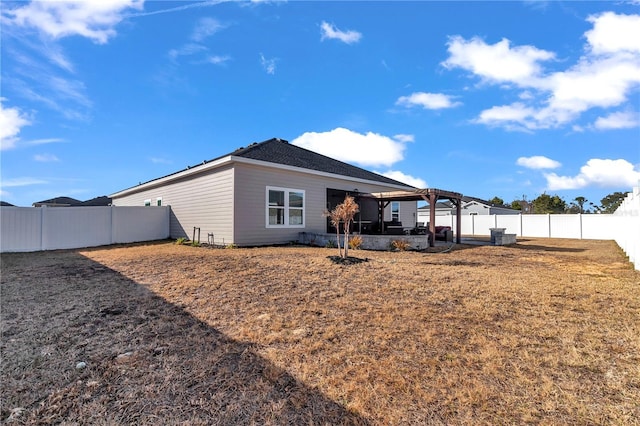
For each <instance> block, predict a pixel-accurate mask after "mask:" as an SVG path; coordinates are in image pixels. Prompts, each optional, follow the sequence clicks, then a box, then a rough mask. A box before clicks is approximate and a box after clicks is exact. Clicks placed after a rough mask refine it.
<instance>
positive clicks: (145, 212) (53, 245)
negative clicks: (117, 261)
mask: <svg viewBox="0 0 640 426" xmlns="http://www.w3.org/2000/svg"><path fill="white" fill-rule="evenodd" d="M170 214H171V208H170V207H168V206H167V207H116V206H110V207H0V222H1V226H0V252H3V253H4V252H27V251H39V250H56V249H72V248H82V247H95V246H102V245H108V244H117V243H132V242H138V241H152V240H161V239H165V238H169V223H170V220H169V219H170Z"/></svg>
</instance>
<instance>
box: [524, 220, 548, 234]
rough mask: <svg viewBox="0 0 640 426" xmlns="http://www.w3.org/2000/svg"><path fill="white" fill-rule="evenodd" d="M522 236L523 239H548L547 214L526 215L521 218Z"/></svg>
mask: <svg viewBox="0 0 640 426" xmlns="http://www.w3.org/2000/svg"><path fill="white" fill-rule="evenodd" d="M522 236H523V237H548V236H549V215H548V214H528V215H523V216H522Z"/></svg>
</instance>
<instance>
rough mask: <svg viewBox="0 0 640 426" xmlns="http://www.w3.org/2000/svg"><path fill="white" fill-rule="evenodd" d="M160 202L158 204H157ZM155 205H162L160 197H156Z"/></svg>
mask: <svg viewBox="0 0 640 426" xmlns="http://www.w3.org/2000/svg"><path fill="white" fill-rule="evenodd" d="M158 202H160V204H158ZM156 206H162V197H158V198H156Z"/></svg>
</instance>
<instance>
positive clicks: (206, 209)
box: [113, 166, 235, 244]
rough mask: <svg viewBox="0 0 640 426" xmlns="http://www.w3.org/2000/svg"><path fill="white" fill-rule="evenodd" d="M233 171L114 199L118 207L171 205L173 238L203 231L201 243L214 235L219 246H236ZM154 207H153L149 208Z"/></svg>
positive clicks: (215, 172) (222, 170) (216, 171)
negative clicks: (159, 201)
mask: <svg viewBox="0 0 640 426" xmlns="http://www.w3.org/2000/svg"><path fill="white" fill-rule="evenodd" d="M233 182H234V170H233V168H232V167H231V166H225V167H221V168H218V169H214V170H212V171H209V172H206V173H203V174H200V175H197V176H195V177H189V178H186V179H182V180H178V181H175V182H171V183H169V184H166V185H163V186H158V187H155V188H152V189H148V190H144V191H141V192H138V193H135V194H131V195H126V196H124V197H119V198H114V200H113V204H114V205H117V206H144V201H145V200H148V199H150V200H151V205H155V202H156V199H157V198H162V205H163V206H167V205H168V206H171V238H180V237H187V238H189V239H190V238H192V234H193V227H199V228H200V240H201V241H202V242H207V234H208V233H213V234H214V236H215V241H216V243H223V242H224V243H225V244H229V243H233V242H235V241H234V238H233V222H234V221H233ZM150 208H152V207H150Z"/></svg>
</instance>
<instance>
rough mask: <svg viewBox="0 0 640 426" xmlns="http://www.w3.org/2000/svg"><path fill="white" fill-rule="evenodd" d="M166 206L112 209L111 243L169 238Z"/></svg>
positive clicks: (168, 212)
mask: <svg viewBox="0 0 640 426" xmlns="http://www.w3.org/2000/svg"><path fill="white" fill-rule="evenodd" d="M170 217H171V215H170V210H169V208H168V207H164V208H163V207H160V208H159V207H140V206H130V207H124V206H123V207H117V208H114V210H113V232H112V242H113V243H133V242H136V241H151V240H162V239H165V238H169V220H170Z"/></svg>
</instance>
